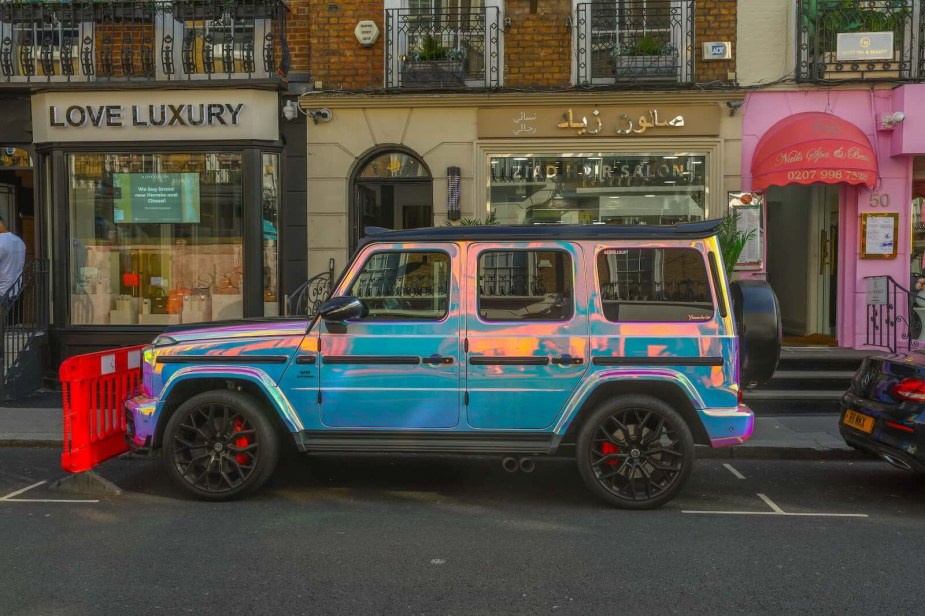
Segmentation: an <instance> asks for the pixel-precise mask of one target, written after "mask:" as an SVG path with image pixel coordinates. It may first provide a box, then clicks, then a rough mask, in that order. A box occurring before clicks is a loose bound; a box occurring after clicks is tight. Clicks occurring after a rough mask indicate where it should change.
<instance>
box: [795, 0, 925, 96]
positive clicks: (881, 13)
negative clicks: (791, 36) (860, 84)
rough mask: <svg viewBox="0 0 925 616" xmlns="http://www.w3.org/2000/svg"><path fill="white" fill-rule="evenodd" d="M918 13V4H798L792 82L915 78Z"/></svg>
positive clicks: (889, 0)
mask: <svg viewBox="0 0 925 616" xmlns="http://www.w3.org/2000/svg"><path fill="white" fill-rule="evenodd" d="M921 9H922V3H921V2H920V0H797V50H796V57H797V67H796V79H797V81H803V82H820V81H822V82H825V81H840V80H848V79H863V80H872V79H885V80H890V81H902V80H914V79H919V78H920V77H921V76H922V75H923V72H922V69H923V46H922V41H923V37H922V33H923V28H925V21H923V15H922V10H921ZM839 35H842V36H841V43H839Z"/></svg>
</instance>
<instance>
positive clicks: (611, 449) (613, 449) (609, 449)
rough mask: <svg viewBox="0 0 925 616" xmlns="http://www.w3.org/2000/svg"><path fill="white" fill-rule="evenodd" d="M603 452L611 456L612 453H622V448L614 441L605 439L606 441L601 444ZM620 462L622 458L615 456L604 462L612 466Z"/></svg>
mask: <svg viewBox="0 0 925 616" xmlns="http://www.w3.org/2000/svg"><path fill="white" fill-rule="evenodd" d="M601 453H602V454H604V455H605V456H609V455H610V454H612V453H620V448H619V447H617V446H616V445H614V444H613V443H611V442H610V441H604V443H603V444H602V445H601ZM619 463H620V460H618V459H616V458H613V459H612V460H607V461H606V462H605V463H604V464H608V465H610V466H616V465H617V464H619Z"/></svg>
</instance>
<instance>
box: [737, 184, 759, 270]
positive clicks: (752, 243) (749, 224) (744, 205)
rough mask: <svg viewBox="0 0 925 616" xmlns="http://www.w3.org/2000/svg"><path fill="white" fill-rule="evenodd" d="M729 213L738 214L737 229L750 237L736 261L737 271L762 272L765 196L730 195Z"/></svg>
mask: <svg viewBox="0 0 925 616" xmlns="http://www.w3.org/2000/svg"><path fill="white" fill-rule="evenodd" d="M729 211H730V213H733V214H737V215H738V218H737V219H736V229H737V230H738V231H739V233H744V234H746V235H747V236H748V241H746V242H745V248H743V249H742V253H741V254H740V255H739V260H738V261H736V266H735V269H736V270H760V269H761V268H762V267H763V255H764V224H763V223H764V195H762V194H760V193H750V192H745V193H737V192H731V193H729Z"/></svg>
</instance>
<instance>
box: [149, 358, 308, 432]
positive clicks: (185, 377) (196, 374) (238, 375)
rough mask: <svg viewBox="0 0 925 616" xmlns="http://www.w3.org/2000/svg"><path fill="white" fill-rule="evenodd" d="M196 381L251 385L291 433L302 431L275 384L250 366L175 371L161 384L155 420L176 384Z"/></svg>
mask: <svg viewBox="0 0 925 616" xmlns="http://www.w3.org/2000/svg"><path fill="white" fill-rule="evenodd" d="M197 379H224V380H227V379H233V380H240V381H247V382H248V383H253V384H254V385H256V386H257V387H259V388H260V390H261V391H262V392H263V393H264V395H266V397H267V400H269V401H270V403H271V404H272V405H273V408H274V410H275V411H276V412H277V413H278V414H279V416H280V418H281V419H282V420H283V423H285V424H286V427H287V428H288V429H289V431H290V432H301V431H302V430H304V428H303V427H302V422H301V421H300V420H299V416H298V415H297V414H296V412H295V409H293V408H292V405H291V404H290V403H289V400H288V399H287V398H286V396H284V395H283V392H282V390H281V389H280V388H279V387H278V386H277V384H276V382H275V381H274V380H273V379H272V378H270V376H269V375H268V374H267V373H266V372H264V371H263V370H260V369H259V368H252V367H249V366H234V367H231V366H222V367H221V368H217V367H215V366H188V367H186V368H181V369H180V370H177V371H176V372H175V373H174V374H173V375H172V376H171V377H170V379H169V380H168V381H167V382H166V383H165V384H164V389H163V390H162V391H161V394H160V396H159V400H158V403H157V409H156V410H155V416H156V417H158V418H160V416H161V411H162V410H163V408H164V404H165V403H166V401H167V400H168V399H169V398H170V394H171V392H172V391H173V389H174V388H175V387H176V386H177V385H178V384H180V383H183V382H186V381H191V380H197Z"/></svg>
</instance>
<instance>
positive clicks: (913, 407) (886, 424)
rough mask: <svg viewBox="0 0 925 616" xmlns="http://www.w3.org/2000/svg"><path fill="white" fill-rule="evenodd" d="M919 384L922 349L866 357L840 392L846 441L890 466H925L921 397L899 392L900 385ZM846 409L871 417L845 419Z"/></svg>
mask: <svg viewBox="0 0 925 616" xmlns="http://www.w3.org/2000/svg"><path fill="white" fill-rule="evenodd" d="M919 383H922V384H925V354H923V353H920V352H915V351H913V352H909V353H898V354H885V355H874V356H870V357H866V358H865V359H864V361H863V362H862V364H861V367H860V368H859V369H858V371H857V372H856V373H855V375H854V378H853V379H852V381H851V386H850V387H849V389H848V391H847V392H845V394H844V396H843V397H842V405H841V407H842V408H841V415H840V417H839V430H840V432H841V435H842V437H843V438H844V439H845V442H847V443H849V444H851V445H854V446H856V447H860V448H862V449H866V450H869V451H871V452H873V453H875V454H877V455H880V456H881V457H883V458H884V459H886V460H887V461H889V462H891V463H892V464H894V466H898V467H900V468H903V469H906V470H916V471H925V396H923V397H921V398H920V399H918V400H915V399H909V397H903V396H901V395H899V392H900V391H902V388H903V387H904V386H906V387H908V386H909V385H910V384H911V385H913V386H914V385H917V384H919ZM849 413H854V414H857V415H860V416H862V417H865V418H870V419H871V420H870V421H867V420H865V419H862V418H858V417H857V415H855V417H853V418H848V417H847V415H848V414H849ZM851 419H853V420H854V421H853V422H852V421H851ZM867 428H869V431H868V430H867Z"/></svg>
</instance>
